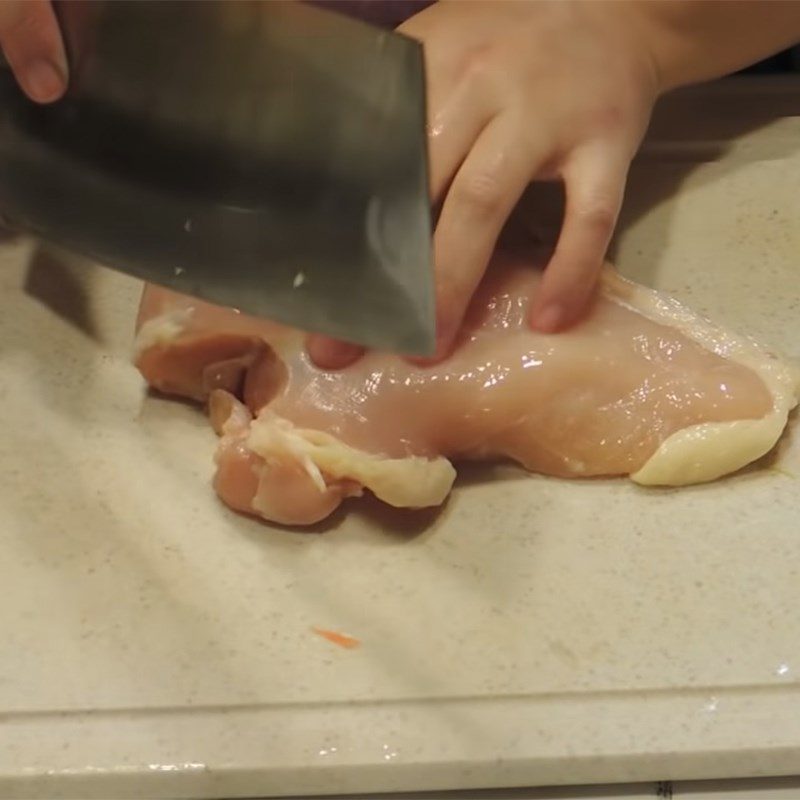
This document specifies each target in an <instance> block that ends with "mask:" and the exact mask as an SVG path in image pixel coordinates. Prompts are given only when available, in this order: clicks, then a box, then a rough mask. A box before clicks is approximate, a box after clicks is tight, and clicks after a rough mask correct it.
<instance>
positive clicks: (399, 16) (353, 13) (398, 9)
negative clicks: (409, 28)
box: [305, 0, 434, 28]
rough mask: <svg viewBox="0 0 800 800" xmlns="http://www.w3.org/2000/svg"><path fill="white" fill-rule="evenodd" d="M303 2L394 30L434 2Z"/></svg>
mask: <svg viewBox="0 0 800 800" xmlns="http://www.w3.org/2000/svg"><path fill="white" fill-rule="evenodd" d="M305 2H307V3H310V4H311V5H315V6H319V7H321V8H327V9H329V10H331V11H337V12H339V13H340V14H346V15H347V16H349V17H356V18H358V19H361V20H364V22H371V23H372V24H373V25H380V26H381V27H383V28H396V27H397V26H398V25H399V24H400V23H401V22H405V21H406V20H407V19H408V18H409V17H413V16H414V14H417V13H419V12H420V11H422V10H423V9H425V8H427V7H428V6H432V5H433V3H434V0H305Z"/></svg>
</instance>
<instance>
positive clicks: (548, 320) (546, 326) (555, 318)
mask: <svg viewBox="0 0 800 800" xmlns="http://www.w3.org/2000/svg"><path fill="white" fill-rule="evenodd" d="M563 319H564V309H563V308H562V307H561V306H560V305H558V304H553V305H551V306H545V307H544V308H543V309H542V310H541V311H540V312H539V313H538V314H536V315H535V316H534V318H533V327H534V328H535V329H536V330H537V331H541V332H542V333H554V332H555V331H557V330H558V328H559V326H560V325H561V323H562V321H563Z"/></svg>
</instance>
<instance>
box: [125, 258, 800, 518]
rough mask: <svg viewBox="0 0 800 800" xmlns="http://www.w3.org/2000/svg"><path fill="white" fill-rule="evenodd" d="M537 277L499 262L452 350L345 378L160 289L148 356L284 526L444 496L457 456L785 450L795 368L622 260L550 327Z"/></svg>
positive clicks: (665, 463)
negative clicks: (539, 310) (537, 320)
mask: <svg viewBox="0 0 800 800" xmlns="http://www.w3.org/2000/svg"><path fill="white" fill-rule="evenodd" d="M538 279H539V272H538V270H537V269H535V268H533V265H532V264H530V263H525V262H524V261H522V260H520V259H519V258H515V257H511V256H498V257H497V258H496V259H495V263H494V264H493V267H492V269H491V270H490V272H489V274H488V275H487V278H486V279H485V281H484V283H483V285H482V287H481V289H480V290H479V292H478V294H477V296H476V297H475V299H474V302H473V305H472V307H471V309H470V312H469V314H468V317H467V320H466V322H465V325H464V328H463V330H462V334H461V338H460V342H459V344H458V347H457V349H456V351H455V352H454V354H453V355H452V356H451V357H450V358H449V359H448V360H446V361H445V362H443V363H441V364H437V365H435V366H430V367H420V366H414V365H412V364H409V363H407V362H406V361H405V360H403V359H401V358H399V357H396V356H391V355H387V354H382V353H370V354H368V355H367V356H366V357H365V358H363V359H362V360H361V361H359V362H358V363H357V364H355V365H353V366H351V367H349V368H348V369H345V370H342V371H339V372H326V371H322V370H319V369H317V368H316V367H314V366H313V365H312V364H311V362H310V361H309V359H308V357H307V356H306V354H305V352H304V349H303V339H302V335H301V334H299V333H298V332H296V331H293V330H291V329H288V328H285V327H282V326H279V325H275V324H273V323H269V322H265V321H263V320H257V319H254V318H251V317H248V316H246V315H243V314H240V313H238V312H236V311H235V310H232V309H222V308H218V307H215V306H212V305H209V304H207V303H204V302H201V301H197V300H194V299H191V298H187V297H183V296H181V295H177V294H175V293H173V292H169V291H167V290H164V289H160V288H156V287H152V286H149V287H147V288H146V289H145V293H144V297H143V300H142V307H141V311H140V318H139V334H138V339H137V358H136V363H137V365H138V367H139V369H140V370H141V372H142V374H143V375H144V377H145V378H146V380H147V381H148V382H149V383H150V385H151V386H153V387H155V388H156V389H158V390H160V391H162V392H166V393H172V394H177V395H182V396H185V397H190V398H193V399H195V400H199V401H206V400H207V401H208V402H209V410H210V414H211V418H212V424H213V425H214V427H215V430H217V432H218V433H219V434H220V437H221V438H220V444H219V447H218V450H217V454H216V461H217V475H216V479H215V488H216V490H217V492H218V493H219V495H220V497H221V498H222V499H223V500H224V501H225V502H226V503H227V504H228V505H230V506H231V507H233V508H235V509H237V510H240V511H244V512H247V513H251V514H257V515H260V516H262V517H264V518H265V519H268V520H272V521H275V522H279V523H282V524H291V525H303V524H311V523H313V522H316V521H319V520H320V519H323V518H324V517H325V516H327V515H328V514H330V513H331V512H332V511H333V510H334V509H335V508H336V507H337V506H338V505H339V503H340V502H341V501H342V500H343V499H344V498H345V497H348V496H353V495H358V494H360V493H361V492H362V491H363V490H364V488H367V489H369V490H370V491H372V492H373V493H374V494H376V495H377V496H378V497H379V498H381V499H382V500H384V501H385V502H387V503H390V504H392V505H395V506H399V507H417V508H418V507H423V506H431V505H437V504H440V503H442V502H443V501H444V499H445V498H446V496H447V494H448V492H449V491H450V488H451V486H452V483H453V480H454V478H455V471H454V469H453V467H452V465H451V463H450V459H454V460H458V459H478V458H479V459H488V458H511V459H513V460H515V461H517V462H518V463H520V464H521V465H522V466H524V467H525V468H526V469H528V470H531V471H535V472H541V473H544V474H548V475H555V476H560V477H565V478H567V477H589V476H612V475H630V476H631V477H632V478H633V479H634V480H636V481H638V482H640V483H646V484H662V485H680V484H686V483H696V482H702V481H708V480H713V479H715V478H718V477H720V476H721V475H724V474H726V473H728V472H731V471H734V470H736V469H739V468H740V467H742V466H744V465H745V464H747V463H749V462H751V461H753V460H754V459H756V458H758V457H760V456H761V455H763V454H764V453H766V452H767V451H768V450H769V449H771V448H772V446H773V445H774V444H775V442H776V441H777V439H778V437H779V436H780V434H781V431H782V430H783V428H784V426H785V424H786V420H787V415H788V412H789V410H790V409H791V408H792V407H794V405H795V404H796V401H797V396H798V386H799V385H800V384H799V383H798V377H797V373H796V372H795V371H794V370H793V369H792V368H790V367H788V366H787V365H785V364H784V363H782V362H781V361H779V360H778V359H777V358H775V357H774V356H772V355H770V354H768V353H767V352H765V351H763V350H762V349H760V348H759V347H757V346H756V345H754V344H752V343H751V342H749V341H746V340H743V339H740V338H738V337H735V336H733V335H732V334H729V333H726V332H724V331H721V330H720V329H718V328H715V327H714V326H712V325H711V324H709V323H707V322H705V321H703V320H701V319H699V318H698V317H696V316H695V315H693V314H691V312H689V311H687V310H686V309H685V308H683V307H682V306H680V305H679V304H678V303H676V302H675V301H673V300H670V299H668V298H665V297H662V296H660V295H658V294H656V293H654V292H651V291H649V290H646V289H644V288H642V287H637V286H635V285H634V284H631V283H629V282H627V281H625V280H623V279H622V278H620V277H619V276H618V275H617V274H616V273H615V272H614V271H613V270H612V269H611V268H610V267H609V268H607V270H606V273H605V276H604V280H603V286H602V290H601V292H600V294H599V296H598V297H597V299H596V301H595V303H594V306H593V309H592V311H591V313H590V314H589V316H588V318H587V319H586V320H585V321H584V322H582V323H581V324H580V325H578V326H577V327H576V328H574V329H573V330H570V331H568V332H566V333H561V334H557V335H545V334H541V333H535V332H533V331H531V330H530V329H529V328H528V326H527V323H526V314H527V309H528V304H529V298H530V297H531V296H532V294H533V292H534V290H535V287H536V284H537V281H538Z"/></svg>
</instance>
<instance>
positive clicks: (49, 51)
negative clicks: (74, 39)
mask: <svg viewBox="0 0 800 800" xmlns="http://www.w3.org/2000/svg"><path fill="white" fill-rule="evenodd" d="M0 47H2V49H3V53H4V55H5V57H6V60H7V61H8V64H9V66H10V67H11V70H12V72H13V73H14V76H15V77H16V79H17V82H18V83H19V85H20V87H21V88H22V90H23V91H24V92H25V94H26V95H28V97H30V98H31V100H35V101H36V102H38V103H51V102H53V101H54V100H58V99H59V97H61V95H63V94H64V92H65V90H66V88H67V74H68V70H67V57H66V54H65V52H64V43H63V41H62V38H61V31H60V30H59V27H58V21H57V20H56V15H55V13H54V12H53V7H52V5H51V4H50V0H0Z"/></svg>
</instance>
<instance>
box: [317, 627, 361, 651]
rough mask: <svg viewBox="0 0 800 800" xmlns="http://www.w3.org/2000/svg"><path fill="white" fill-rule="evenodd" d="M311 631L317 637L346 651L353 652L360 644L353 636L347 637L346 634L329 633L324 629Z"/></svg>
mask: <svg viewBox="0 0 800 800" xmlns="http://www.w3.org/2000/svg"><path fill="white" fill-rule="evenodd" d="M311 630H312V631H314V633H316V634H317V636H321V637H322V638H323V639H327V640H328V641H329V642H333V644H338V645H339V647H344V648H346V649H347V650H353V649H354V648H356V647H358V646H359V645H360V644H361V642H360V641H359V640H358V639H356V638H354V637H353V636H348V635H347V634H346V633H339V632H338V631H329V630H326V629H325V628H312V629H311Z"/></svg>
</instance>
